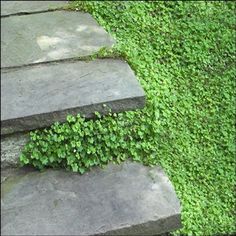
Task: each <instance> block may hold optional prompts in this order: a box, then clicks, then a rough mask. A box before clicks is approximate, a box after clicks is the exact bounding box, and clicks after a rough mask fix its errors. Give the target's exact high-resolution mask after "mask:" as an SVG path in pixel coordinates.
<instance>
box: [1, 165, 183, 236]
mask: <svg viewBox="0 0 236 236" xmlns="http://www.w3.org/2000/svg"><path fill="white" fill-rule="evenodd" d="M1 190H2V191H1V206H2V209H1V234H2V235H97V234H107V235H157V234H161V233H165V232H168V231H172V230H175V229H178V228H180V227H181V222H180V203H179V200H178V199H177V197H176V194H175V192H174V189H173V187H172V185H171V183H170V181H169V180H168V177H167V176H166V175H165V174H164V172H163V171H162V170H161V169H160V168H159V167H155V168H148V167H144V166H142V165H141V164H137V163H129V162H126V163H124V164H122V165H113V164H110V165H108V166H107V167H106V168H105V169H100V168H94V169H92V171H90V172H89V173H86V174H84V175H82V176H81V175H79V174H75V173H69V172H64V171H59V170H54V171H53V170H47V171H45V172H42V173H40V172H37V171H31V170H24V171H23V170H18V172H17V171H16V170H13V171H12V172H9V170H7V171H5V172H4V171H3V172H2V184H1Z"/></svg>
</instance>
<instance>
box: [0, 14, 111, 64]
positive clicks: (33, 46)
mask: <svg viewBox="0 0 236 236" xmlns="http://www.w3.org/2000/svg"><path fill="white" fill-rule="evenodd" d="M1 32H2V35H1V59H2V60H1V67H2V68H3V67H16V66H22V65H27V64H34V63H40V62H50V61H55V60H62V59H69V58H76V57H81V56H88V55H91V54H93V53H95V52H97V51H99V50H100V49H101V48H103V47H107V48H110V47H112V45H113V44H114V43H115V40H114V39H113V38H112V37H111V36H110V35H109V34H108V33H107V32H106V31H105V30H104V29H103V28H102V27H100V26H99V25H98V24H97V22H96V21H95V20H94V19H93V18H92V17H91V16H90V15H89V14H87V13H82V12H71V11H53V12H44V13H39V14H30V15H20V16H10V17H4V18H1Z"/></svg>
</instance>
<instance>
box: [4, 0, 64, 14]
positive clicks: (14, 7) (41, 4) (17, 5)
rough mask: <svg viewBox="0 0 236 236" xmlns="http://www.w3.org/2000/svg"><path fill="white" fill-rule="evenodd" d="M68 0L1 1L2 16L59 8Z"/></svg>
mask: <svg viewBox="0 0 236 236" xmlns="http://www.w3.org/2000/svg"><path fill="white" fill-rule="evenodd" d="M67 2H68V1H1V16H8V15H12V14H19V13H34V12H41V11H47V10H52V9H57V8H61V7H63V6H65V5H66V4H67Z"/></svg>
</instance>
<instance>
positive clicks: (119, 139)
mask: <svg viewBox="0 0 236 236" xmlns="http://www.w3.org/2000/svg"><path fill="white" fill-rule="evenodd" d="M95 115H96V118H97V120H96V121H94V120H89V121H86V120H85V118H82V117H81V116H80V115H77V116H76V117H74V116H71V115H69V116H68V117H67V122H66V123H63V124H59V123H55V124H53V125H52V126H51V128H48V129H44V130H42V131H33V132H31V133H30V139H31V141H30V142H29V143H28V144H27V145H26V146H25V147H24V150H23V152H22V154H21V156H20V162H21V164H22V165H27V164H30V165H33V166H34V167H36V168H37V169H39V170H42V169H43V168H47V167H52V168H65V169H67V170H72V171H74V172H79V173H81V174H83V173H84V172H85V171H87V170H89V169H90V168H91V167H93V166H104V165H105V164H107V163H108V162H109V161H113V162H115V163H120V162H121V161H123V160H125V159H127V158H129V157H130V158H132V159H133V160H135V161H141V158H140V157H141V155H140V154H141V153H140V154H139V153H138V152H137V150H140V152H142V153H143V152H145V151H146V152H147V153H148V149H149V145H148V144H145V143H142V140H143V139H144V138H145V137H144V136H145V134H144V132H143V131H144V130H145V127H141V128H139V127H138V126H134V127H133V128H132V129H127V128H128V127H129V126H130V125H132V124H131V122H130V120H128V121H127V122H120V121H121V120H122V119H123V115H122V114H116V113H113V114H112V113H111V112H109V114H108V115H107V116H102V115H101V114H99V113H98V112H95ZM126 115H127V116H128V117H131V116H133V115H134V113H133V114H132V113H127V114H126ZM132 123H133V122H132ZM146 149H147V150H146Z"/></svg>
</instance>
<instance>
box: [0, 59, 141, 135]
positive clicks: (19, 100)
mask: <svg viewBox="0 0 236 236" xmlns="http://www.w3.org/2000/svg"><path fill="white" fill-rule="evenodd" d="M1 74H2V78H1V134H9V133H13V132H17V131H26V130H31V129H35V128H40V127H45V126H49V125H51V124H52V123H54V122H56V121H58V122H63V121H65V120H66V116H67V114H73V115H77V114H78V113H80V114H84V115H85V116H86V117H88V118H91V117H92V116H93V115H94V112H95V111H99V112H101V113H104V114H105V113H107V112H108V109H109V108H111V109H112V111H113V112H120V111H125V110H132V109H137V108H142V107H143V106H144V104H145V94H144V92H143V89H142V88H141V86H140V85H139V83H138V81H137V80H136V78H135V75H134V73H133V71H132V70H131V68H130V67H129V65H128V64H127V63H126V62H124V61H121V60H114V59H101V60H94V61H89V62H84V61H74V62H63V63H62V62H60V63H53V64H51V63H50V64H44V65H34V66H29V67H24V68H18V69H5V70H2V72H1ZM103 104H106V105H107V107H104V106H103Z"/></svg>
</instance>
